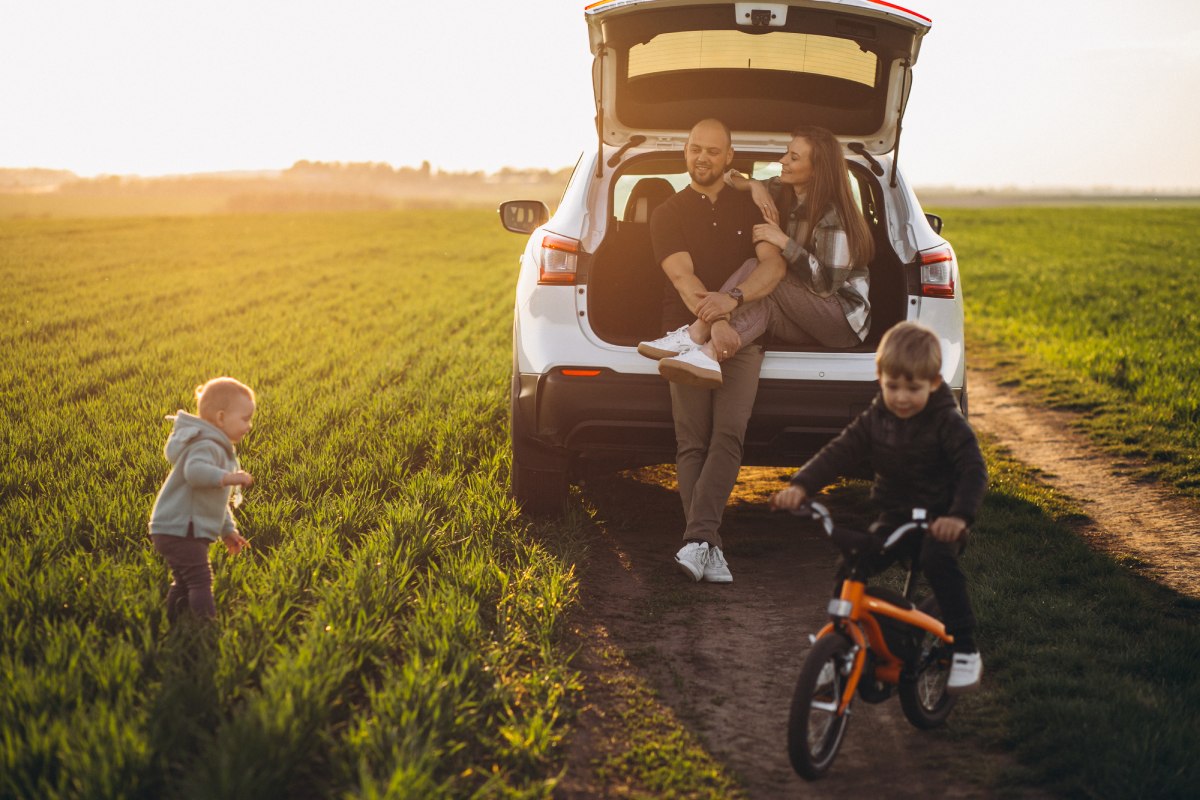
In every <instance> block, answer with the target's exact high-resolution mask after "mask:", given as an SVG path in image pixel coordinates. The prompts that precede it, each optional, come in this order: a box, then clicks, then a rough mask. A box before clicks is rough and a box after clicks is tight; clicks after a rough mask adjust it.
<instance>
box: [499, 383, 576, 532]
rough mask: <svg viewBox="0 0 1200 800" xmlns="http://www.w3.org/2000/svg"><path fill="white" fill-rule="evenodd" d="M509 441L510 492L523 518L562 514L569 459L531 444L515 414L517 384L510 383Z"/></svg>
mask: <svg viewBox="0 0 1200 800" xmlns="http://www.w3.org/2000/svg"><path fill="white" fill-rule="evenodd" d="M509 431H510V432H511V441H512V476H511V478H510V481H509V492H510V494H511V495H512V498H513V500H515V501H516V502H517V505H519V506H520V507H521V510H522V511H524V512H525V513H526V514H532V515H535V516H557V515H559V514H561V513H562V512H563V507H564V506H565V505H566V502H567V493H568V490H569V488H570V475H569V472H568V469H567V467H568V459H567V457H566V455H565V454H559V453H555V452H552V451H550V449H549V448H547V447H546V446H544V445H542V444H539V443H538V442H535V441H531V440H530V439H529V438H528V436H527V435H526V433H525V431H524V429H523V427H522V425H521V419H520V415H519V414H518V413H517V381H516V378H514V379H513V388H512V395H511V404H510V406H509Z"/></svg>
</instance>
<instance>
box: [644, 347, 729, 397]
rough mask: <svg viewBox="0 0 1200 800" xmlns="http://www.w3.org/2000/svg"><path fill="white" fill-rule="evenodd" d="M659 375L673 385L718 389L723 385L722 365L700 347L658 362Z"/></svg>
mask: <svg viewBox="0 0 1200 800" xmlns="http://www.w3.org/2000/svg"><path fill="white" fill-rule="evenodd" d="M658 374H660V375H662V376H663V377H664V378H666V379H667V380H669V381H671V382H672V383H682V384H684V385H685V386H696V387H698V388H701V389H716V388H717V387H719V386H720V385H721V384H722V382H723V381H722V378H721V365H720V364H718V363H717V362H716V361H713V360H712V359H711V358H709V357H708V356H706V355H705V354H704V351H703V350H701V349H700V348H699V347H697V348H695V349H693V350H688V351H687V352H686V353H680V354H679V355H677V356H673V357H671V358H664V359H663V360H662V361H659V362H658Z"/></svg>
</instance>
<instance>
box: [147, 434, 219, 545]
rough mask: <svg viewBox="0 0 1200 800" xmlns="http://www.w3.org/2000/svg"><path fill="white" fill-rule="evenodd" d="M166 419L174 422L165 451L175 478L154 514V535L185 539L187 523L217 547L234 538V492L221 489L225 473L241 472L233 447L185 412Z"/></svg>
mask: <svg viewBox="0 0 1200 800" xmlns="http://www.w3.org/2000/svg"><path fill="white" fill-rule="evenodd" d="M168 419H173V420H174V422H175V427H174V428H173V429H172V431H171V435H170V437H168V439H167V445H166V447H165V448H164V449H163V452H164V453H165V454H166V456H167V461H170V462H171V473H170V474H169V475H167V479H166V481H165V482H163V486H162V489H160V490H159V492H158V498H157V499H156V500H155V501H154V510H153V511H152V512H150V533H151V534H166V535H168V536H187V531H188V523H189V522H190V523H191V524H192V527H193V530H194V535H195V536H196V537H198V538H203V539H212V540H214V541H215V540H216V539H217V538H218V537H221V536H227V535H229V534H231V533H233V532H234V531H235V530H237V526H236V525H235V524H234V522H233V513H232V512H231V511H230V509H229V497H230V494H231V493H232V491H233V487H231V486H222V485H221V479H222V478H223V477H225V473H227V472H236V471H237V470H238V469H240V466H239V464H238V459H237V452H236V451H235V450H234V447H233V442H231V441H229V437H228V436H226V435H225V434H224V432H223V431H221V429H220V428H218V427H216V426H215V425H213V424H211V423H209V422H206V421H204V420H203V419H201V418H200V417H197V416H195V415H194V414H189V413H187V412H186V411H179V412H177V413H176V414H175V416H174V417H168Z"/></svg>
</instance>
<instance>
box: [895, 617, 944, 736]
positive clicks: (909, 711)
mask: <svg viewBox="0 0 1200 800" xmlns="http://www.w3.org/2000/svg"><path fill="white" fill-rule="evenodd" d="M917 608H919V609H920V610H921V611H924V612H925V613H926V614H929V615H930V616H931V617H936V618H938V619H941V612H940V610H939V609H938V605H937V601H936V600H934V599H933V598H932V597H929V598H926V600H925V601H924V602H922V603H920V604H919V605H918V606H917ZM951 657H952V655H951V653H950V647H949V646H948V645H946V644H945V643H944V642H942V640H941V639H938V638H937V637H936V636H934V635H933V634H932V633H925V634H924V636H923V638H922V639H921V650H920V654H919V655H918V656H917V663H916V665H915V667H914V669H913V670H912V673H911V674H910V677H902V678H901V679H900V687H899V690H898V693H899V695H900V707H901V708H902V709H904V716H905V717H907V718H908V721H909V722H911V723H912V724H913V725H915V726H916V727H918V728H921V729H922V730H929V729H930V728H936V727H938V726H940V725H941V724H942V723H944V722H945V721H946V717H948V716H950V712H951V711H952V710H953V709H954V700H955V698H954V695H952V694H949V693H948V692H947V691H946V681H947V680H948V679H949V677H950V659H951Z"/></svg>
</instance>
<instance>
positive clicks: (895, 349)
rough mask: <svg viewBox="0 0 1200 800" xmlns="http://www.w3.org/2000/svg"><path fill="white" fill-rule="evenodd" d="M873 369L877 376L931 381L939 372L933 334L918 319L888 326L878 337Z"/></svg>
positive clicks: (939, 348) (938, 349)
mask: <svg viewBox="0 0 1200 800" xmlns="http://www.w3.org/2000/svg"><path fill="white" fill-rule="evenodd" d="M875 369H876V370H877V371H878V372H879V374H880V375H884V374H887V375H895V376H896V377H902V378H907V379H908V380H918V381H932V380H934V379H935V378H937V377H938V376H939V375H940V374H941V372H942V345H941V343H940V342H939V341H938V338H937V334H936V333H934V332H933V331H932V330H930V329H929V328H927V327H925V326H924V325H922V324H920V323H918V322H901V323H898V324H896V325H894V326H892V327H891V328H889V329H888V331H887V332H886V333H885V334H883V338H882V339H880V340H879V350H878V351H877V352H876V353H875Z"/></svg>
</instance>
